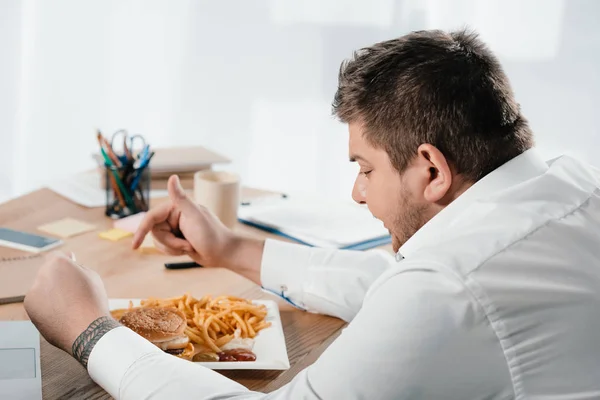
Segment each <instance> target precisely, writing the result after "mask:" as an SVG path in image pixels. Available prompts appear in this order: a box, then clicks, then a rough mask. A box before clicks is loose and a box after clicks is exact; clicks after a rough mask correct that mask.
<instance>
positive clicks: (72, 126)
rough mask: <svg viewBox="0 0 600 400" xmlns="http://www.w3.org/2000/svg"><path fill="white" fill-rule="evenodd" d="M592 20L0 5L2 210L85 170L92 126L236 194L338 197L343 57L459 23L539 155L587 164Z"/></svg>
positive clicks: (492, 12) (569, 11) (594, 5)
mask: <svg viewBox="0 0 600 400" xmlns="http://www.w3.org/2000/svg"><path fill="white" fill-rule="evenodd" d="M599 20H600V2H598V1H594V0H570V1H564V0H521V1H519V0H504V1H501V0H487V1H480V0H427V1H422V0H421V1H417V0H405V1H401V0H396V1H394V0H370V1H368V2H367V1H362V0H352V1H348V0H310V1H309V0H304V1H299V0H294V1H289V0H288V1H286V0H256V1H248V0H222V1H192V0H160V1H159V0H129V1H125V0H121V1H118V0H112V1H111V0H85V1H83V0H52V1H47V0H44V1H43V0H22V1H17V0H4V1H2V2H0V51H1V54H2V62H1V63H0V171H1V174H0V198H1V197H2V196H5V197H6V196H14V195H17V194H20V193H23V192H26V191H28V190H31V189H34V188H36V187H39V186H41V185H43V184H44V182H47V181H48V180H49V179H53V178H56V177H61V176H66V175H68V174H71V173H73V172H77V171H81V170H84V169H87V168H91V167H92V166H93V163H92V161H91V158H90V153H92V152H93V151H95V149H96V147H95V146H96V143H95V140H94V130H95V129H96V128H100V129H102V130H103V131H105V132H107V133H110V132H113V131H115V130H117V129H119V128H127V129H129V130H130V131H131V132H134V133H142V134H144V135H145V136H147V137H148V138H149V139H150V141H151V143H152V144H153V145H155V146H160V145H185V144H202V145H205V146H207V147H209V148H212V149H214V150H216V151H219V152H222V153H224V154H225V155H227V156H229V157H230V158H232V159H233V160H234V162H233V163H232V164H231V165H229V166H227V167H226V169H230V170H235V171H237V172H239V173H241V174H242V178H243V180H244V181H245V183H246V184H247V185H251V186H259V187H265V188H272V189H279V190H293V191H296V190H302V191H309V192H320V193H324V194H328V195H333V196H348V195H349V193H350V185H351V182H352V178H353V174H354V173H355V166H352V165H350V164H349V163H348V162H347V149H346V141H347V138H346V133H345V127H344V126H343V125H341V124H339V123H337V122H336V121H335V120H334V119H333V118H332V117H331V116H330V103H331V99H332V97H333V94H334V92H335V88H336V80H337V72H338V68H339V64H340V62H341V60H342V59H344V58H346V57H349V56H350V55H351V53H352V51H353V50H355V49H357V48H359V47H361V46H367V45H370V44H372V43H374V42H376V41H380V40H385V39H389V38H393V37H396V36H400V35H402V34H404V33H406V32H408V31H410V30H414V29H428V28H444V29H446V28H450V29H452V28H460V27H462V26H464V25H469V26H471V27H473V28H475V29H477V30H479V31H480V32H481V34H482V38H483V39H484V40H486V41H487V42H488V43H489V44H490V45H491V47H492V49H493V50H496V51H497V53H498V55H499V57H500V59H501V61H502V62H503V64H504V66H505V68H506V71H507V73H508V75H509V77H510V78H511V80H512V82H513V86H514V89H515V92H516V96H517V98H518V101H519V102H520V103H521V105H522V108H523V110H524V113H525V115H526V116H527V117H528V119H529V120H530V123H531V125H532V126H533V128H534V130H535V132H536V134H537V142H538V144H539V146H540V148H541V149H542V151H543V152H544V153H546V154H547V155H548V156H553V155H555V154H558V153H560V152H563V151H570V152H573V153H575V154H578V155H580V156H581V157H584V158H586V159H587V160H589V161H591V162H593V163H595V164H596V165H599V166H600V160H599V159H598V157H597V156H596V149H600V127H599V125H598V124H597V123H596V115H597V114H598V110H600V74H599V73H598V71H600V24H598V21H599ZM67 146H68V147H67Z"/></svg>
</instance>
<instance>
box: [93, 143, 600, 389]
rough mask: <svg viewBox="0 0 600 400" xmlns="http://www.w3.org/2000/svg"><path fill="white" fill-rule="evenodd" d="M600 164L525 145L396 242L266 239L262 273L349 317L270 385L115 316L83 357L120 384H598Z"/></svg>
mask: <svg viewBox="0 0 600 400" xmlns="http://www.w3.org/2000/svg"><path fill="white" fill-rule="evenodd" d="M599 187H600V173H599V172H598V171H597V170H595V169H594V168H592V167H589V166H587V165H584V164H583V163H580V162H579V161H577V160H575V159H573V158H571V157H568V156H563V157H560V158H558V159H555V160H553V161H552V162H549V163H546V162H544V161H543V160H542V159H540V158H539V156H538V155H537V154H536V152H535V150H530V151H527V152H526V153H524V154H522V155H521V156H519V157H517V158H515V159H513V160H511V161H510V162H508V163H506V164H505V165H503V166H502V167H500V168H498V169H497V170H495V171H494V172H492V173H491V174H489V175H487V176H486V177H484V178H483V179H481V180H480V181H479V182H477V183H476V184H475V185H473V186H472V187H471V188H469V189H468V190H467V191H466V192H465V193H463V194H462V195H461V196H460V197H459V198H458V199H456V200H455V201H454V202H452V203H451V204H450V205H449V206H448V207H446V208H445V209H444V210H442V211H441V212H440V213H439V214H438V215H437V216H435V217H434V218H433V219H432V220H430V221H429V222H428V223H427V224H426V225H425V226H423V227H422V228H421V229H420V230H419V231H418V232H417V233H416V234H415V235H414V236H413V237H412V238H411V239H410V240H409V241H407V242H406V244H405V245H404V246H403V247H402V248H401V249H400V253H401V254H402V256H403V257H404V258H403V257H399V258H398V259H399V260H400V261H396V260H394V258H393V257H392V256H391V255H389V254H387V253H385V252H383V251H366V252H355V251H339V250H328V249H317V248H310V247H304V246H300V245H296V244H290V243H283V242H279V241H273V240H268V241H267V242H266V244H265V251H264V255H263V262H262V272H261V278H262V282H263V286H264V287H265V288H266V289H269V290H271V291H275V292H279V293H281V295H282V296H284V297H286V298H287V299H289V300H290V301H292V302H293V303H295V304H297V305H298V306H299V307H301V308H304V309H306V310H308V311H310V312H317V313H324V314H329V315H333V316H337V317H339V318H342V319H344V320H346V321H349V322H350V323H349V324H348V326H347V327H346V328H345V329H344V330H343V332H342V334H341V335H340V336H339V337H338V338H337V340H335V341H334V342H333V343H332V344H331V345H330V346H329V348H327V349H326V350H325V352H324V353H323V354H322V355H321V357H320V358H319V359H318V360H317V361H316V362H315V363H314V364H313V365H311V366H309V367H307V368H306V369H304V370H303V371H301V372H300V373H298V375H297V376H296V377H295V378H294V379H293V380H292V382H290V383H289V384H287V385H285V386H283V387H282V388H280V389H278V390H277V391H275V392H273V393H270V394H268V395H267V394H263V393H257V392H251V391H248V390H247V389H246V388H244V387H243V386H241V385H240V384H238V383H236V382H233V381H231V380H229V379H227V378H225V377H223V376H222V375H220V374H218V373H217V372H214V371H211V370H209V369H206V368H203V367H199V366H197V365H195V364H193V363H191V362H188V361H184V360H180V359H178V358H176V357H173V356H170V355H168V354H166V353H164V352H162V351H160V350H159V349H158V348H157V347H155V346H154V345H152V344H150V343H149V342H147V341H145V340H144V339H142V338H141V337H140V336H138V335H136V334H135V333H133V332H132V331H130V330H129V329H127V328H124V327H119V328H116V329H114V330H112V331H110V332H108V333H107V334H106V335H105V336H104V337H103V338H102V339H100V341H99V342H98V343H97V344H96V346H95V348H94V350H93V351H92V353H91V355H90V358H89V364H88V371H89V373H90V375H91V377H92V378H93V379H94V380H95V381H96V382H97V383H98V384H100V385H101V386H102V387H103V388H104V389H106V390H107V391H108V392H109V393H110V394H111V395H113V396H114V397H116V398H120V399H145V398H152V399H184V398H185V399H263V398H269V399H413V400H414V399H423V400H434V399H444V400H452V399H456V400H468V399H544V400H563V399H564V400H575V399H577V400H584V399H600V196H599V195H600V189H599Z"/></svg>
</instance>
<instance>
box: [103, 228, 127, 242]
mask: <svg viewBox="0 0 600 400" xmlns="http://www.w3.org/2000/svg"><path fill="white" fill-rule="evenodd" d="M98 236H100V237H101V238H102V239H106V240H112V241H113V242H116V241H117V240H121V239H123V238H126V237H128V236H133V233H131V232H127V231H124V230H123V229H118V228H113V229H109V230H107V231H104V232H100V233H99V234H98Z"/></svg>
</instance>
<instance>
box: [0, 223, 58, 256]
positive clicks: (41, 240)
mask: <svg viewBox="0 0 600 400" xmlns="http://www.w3.org/2000/svg"><path fill="white" fill-rule="evenodd" d="M61 244H63V241H62V240H61V239H57V238H52V237H48V236H41V235H34V234H33V233H28V232H22V231H16V230H13V229H8V228H0V246H5V247H11V248H13V249H18V250H24V251H29V252H31V253H40V252H42V251H46V250H50V249H52V248H54V247H58V246H60V245H61Z"/></svg>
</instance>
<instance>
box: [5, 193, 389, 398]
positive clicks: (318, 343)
mask: <svg viewBox="0 0 600 400" xmlns="http://www.w3.org/2000/svg"><path fill="white" fill-rule="evenodd" d="M257 193H260V192H258V191H253V190H250V189H247V190H244V192H243V196H242V197H244V198H251V197H252V196H255V195H257ZM158 202H160V201H155V202H154V203H153V205H155V204H157V203H158ZM63 217H73V218H78V219H81V220H85V221H89V222H92V223H94V224H95V225H97V227H98V229H99V230H101V229H108V228H110V227H111V226H112V220H110V219H109V218H107V217H105V216H104V214H103V209H101V208H96V209H88V208H84V207H81V206H78V205H76V204H74V203H71V202H70V201H68V200H66V199H64V198H63V197H61V196H59V195H57V194H55V193H54V192H52V191H50V190H48V189H42V190H38V191H36V192H33V193H30V194H28V195H26V196H23V197H20V198H18V199H15V200H12V201H10V202H8V203H5V204H3V205H0V226H3V227H7V228H13V229H22V230H27V231H31V232H35V229H36V227H37V226H40V225H42V224H44V223H47V222H51V221H54V220H57V219H60V218H63ZM236 230H237V231H239V232H242V233H244V234H247V235H250V236H255V237H263V238H268V237H272V238H278V239H281V238H280V237H279V236H274V235H271V234H268V233H266V232H263V231H260V230H257V229H254V228H250V227H248V226H245V225H242V224H240V225H239V226H237V227H236ZM65 242H66V243H65V245H63V246H62V247H60V248H59V249H60V250H62V251H73V252H75V253H76V255H77V261H78V262H81V263H82V264H85V265H86V266H87V267H89V268H91V269H94V270H95V271H97V272H98V273H99V274H100V275H101V276H102V279H103V281H104V284H105V286H106V290H107V292H108V296H109V297H112V298H119V297H120V298H145V297H150V296H160V297H170V296H178V295H181V294H183V293H184V292H189V293H191V294H192V295H194V296H202V295H203V294H213V295H219V294H231V295H238V296H243V297H248V298H253V299H260V298H268V299H274V300H276V301H277V302H278V304H279V307H280V312H281V319H282V323H283V328H284V332H285V338H286V345H287V351H288V356H289V359H290V364H291V368H290V369H289V370H287V371H223V372H222V373H223V374H224V375H225V376H227V377H229V378H231V379H233V380H235V381H237V382H239V383H241V384H242V385H244V386H246V387H248V388H249V389H252V390H257V391H263V392H270V391H273V390H275V389H277V388H279V387H281V386H282V385H284V384H286V383H288V382H289V381H290V380H291V379H292V378H293V377H294V376H295V375H296V374H297V373H298V372H299V371H301V370H302V369H304V368H305V367H306V366H308V365H310V364H311V363H313V362H314V361H315V360H316V359H317V358H318V357H319V355H320V354H321V353H322V352H323V351H324V350H325V349H326V348H327V346H329V344H330V343H331V342H332V341H333V340H334V339H335V338H336V337H337V336H338V335H339V333H340V330H341V329H342V328H343V326H344V322H343V321H341V320H339V319H336V318H331V317H326V316H322V315H314V314H310V313H305V312H302V311H298V310H296V309H294V308H293V307H291V306H289V305H288V304H287V303H285V302H284V301H282V300H280V299H279V298H278V297H276V296H272V295H269V294H266V293H264V292H263V291H262V290H260V288H259V286H257V285H255V284H254V283H252V282H250V281H249V280H247V279H245V278H243V277H240V276H238V275H236V274H234V273H232V272H230V271H229V270H225V269H222V268H196V269H188V270H181V271H176V270H175V271H171V270H167V269H165V268H164V266H163V264H164V263H165V262H167V261H180V260H181V258H177V257H170V256H165V255H158V254H142V253H140V252H137V251H133V250H131V247H130V244H131V240H127V239H125V240H121V241H119V242H116V243H115V242H109V241H106V240H102V239H100V238H98V235H97V232H90V233H86V234H83V235H80V236H77V237H74V238H70V239H67V240H66V241H65ZM387 247H389V246H387ZM23 254H25V253H23V252H20V251H17V250H11V249H7V248H3V247H0V258H2V257H11V256H19V255H23ZM40 262H41V258H34V259H29V260H26V261H13V262H8V263H0V267H1V268H0V280H1V281H4V282H10V283H11V284H15V285H22V286H24V287H27V286H28V285H29V284H30V283H31V279H32V277H33V276H34V275H35V270H36V268H37V267H38V265H39V264H40ZM24 319H28V317H27V314H26V313H25V310H24V308H23V304H22V303H19V304H9V305H3V306H0V320H24ZM41 363H42V384H43V396H44V399H82V398H85V399H92V398H93V399H108V398H110V396H109V395H108V394H107V393H106V392H105V391H104V390H102V388H100V387H99V386H98V385H96V384H95V383H94V382H93V381H92V380H91V379H90V378H89V376H88V374H87V372H86V371H85V370H84V368H83V367H82V366H80V365H79V364H78V363H77V362H76V361H75V360H74V359H72V358H71V357H70V356H68V355H67V354H66V353H64V352H62V351H61V350H58V349H57V348H55V347H53V346H51V345H50V344H48V343H47V342H46V341H45V340H43V339H42V343H41Z"/></svg>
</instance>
